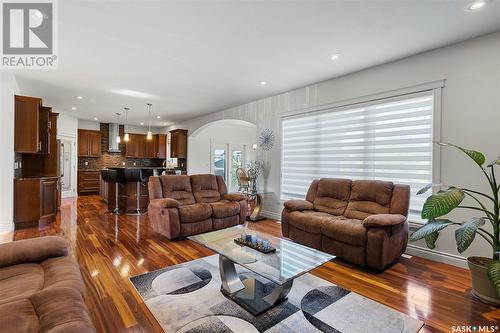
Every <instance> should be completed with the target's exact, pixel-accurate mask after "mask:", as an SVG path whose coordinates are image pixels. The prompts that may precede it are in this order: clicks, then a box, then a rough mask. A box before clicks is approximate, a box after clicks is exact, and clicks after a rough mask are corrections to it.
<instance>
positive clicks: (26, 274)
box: [0, 264, 44, 303]
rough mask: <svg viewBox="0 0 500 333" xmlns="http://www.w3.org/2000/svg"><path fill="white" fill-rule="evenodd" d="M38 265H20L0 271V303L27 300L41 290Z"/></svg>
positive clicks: (40, 275)
mask: <svg viewBox="0 0 500 333" xmlns="http://www.w3.org/2000/svg"><path fill="white" fill-rule="evenodd" d="M43 284H44V279H43V268H42V266H41V265H40V264H20V265H14V266H8V267H3V268H1V269H0V303H5V302H9V301H12V300H16V299H20V298H27V297H29V296H31V295H33V294H34V293H36V292H37V291H39V290H41V289H42V288H43Z"/></svg>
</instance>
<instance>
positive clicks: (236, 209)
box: [210, 200, 240, 219]
mask: <svg viewBox="0 0 500 333" xmlns="http://www.w3.org/2000/svg"><path fill="white" fill-rule="evenodd" d="M210 206H212V216H213V217H215V218H218V219H221V218H224V217H229V216H235V215H239V214H240V204H239V203H238V202H234V201H227V200H223V201H217V202H212V203H211V204H210Z"/></svg>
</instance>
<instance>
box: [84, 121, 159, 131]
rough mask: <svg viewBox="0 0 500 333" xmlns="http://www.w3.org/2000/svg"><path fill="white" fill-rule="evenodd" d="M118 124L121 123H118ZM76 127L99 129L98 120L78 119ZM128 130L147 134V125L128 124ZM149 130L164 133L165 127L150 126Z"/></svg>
mask: <svg viewBox="0 0 500 333" xmlns="http://www.w3.org/2000/svg"><path fill="white" fill-rule="evenodd" d="M120 125H123V123H120ZM78 128H79V129H87V130H93V131H99V130H100V123H99V122H98V121H90V120H84V119H78ZM128 131H129V133H136V134H147V133H148V127H147V126H137V125H128ZM151 132H153V134H164V133H165V127H151Z"/></svg>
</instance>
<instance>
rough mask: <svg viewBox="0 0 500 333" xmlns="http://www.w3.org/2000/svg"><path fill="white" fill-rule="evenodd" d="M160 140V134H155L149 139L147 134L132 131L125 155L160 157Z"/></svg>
mask: <svg viewBox="0 0 500 333" xmlns="http://www.w3.org/2000/svg"><path fill="white" fill-rule="evenodd" d="M158 141H159V137H158V135H153V138H152V139H151V140H148V139H147V135H145V134H133V133H130V134H129V141H128V142H127V143H126V145H125V156H126V157H135V158H160V157H158V148H159V147H158V146H159V143H158ZM165 142H166V139H165ZM165 150H166V147H165ZM164 155H165V153H164Z"/></svg>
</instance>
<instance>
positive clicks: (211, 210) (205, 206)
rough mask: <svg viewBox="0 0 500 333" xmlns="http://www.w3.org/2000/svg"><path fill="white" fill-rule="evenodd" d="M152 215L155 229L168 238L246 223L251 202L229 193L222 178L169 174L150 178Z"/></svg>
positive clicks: (149, 213) (237, 194)
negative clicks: (248, 206) (248, 202)
mask: <svg viewBox="0 0 500 333" xmlns="http://www.w3.org/2000/svg"><path fill="white" fill-rule="evenodd" d="M148 187H149V206H148V215H149V220H150V222H151V225H152V227H153V230H154V231H156V232H157V233H159V234H162V235H164V236H166V237H167V238H168V239H174V238H179V237H186V236H190V235H195V234H199V233H203V232H207V231H212V230H217V229H223V228H228V227H231V226H235V225H238V224H240V223H244V222H245V219H246V215H247V201H246V199H245V196H244V195H242V194H241V193H227V187H226V184H225V183H224V180H223V179H222V177H220V176H215V175H210V174H206V175H193V176H173V175H165V176H160V177H150V178H149V183H148Z"/></svg>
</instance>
